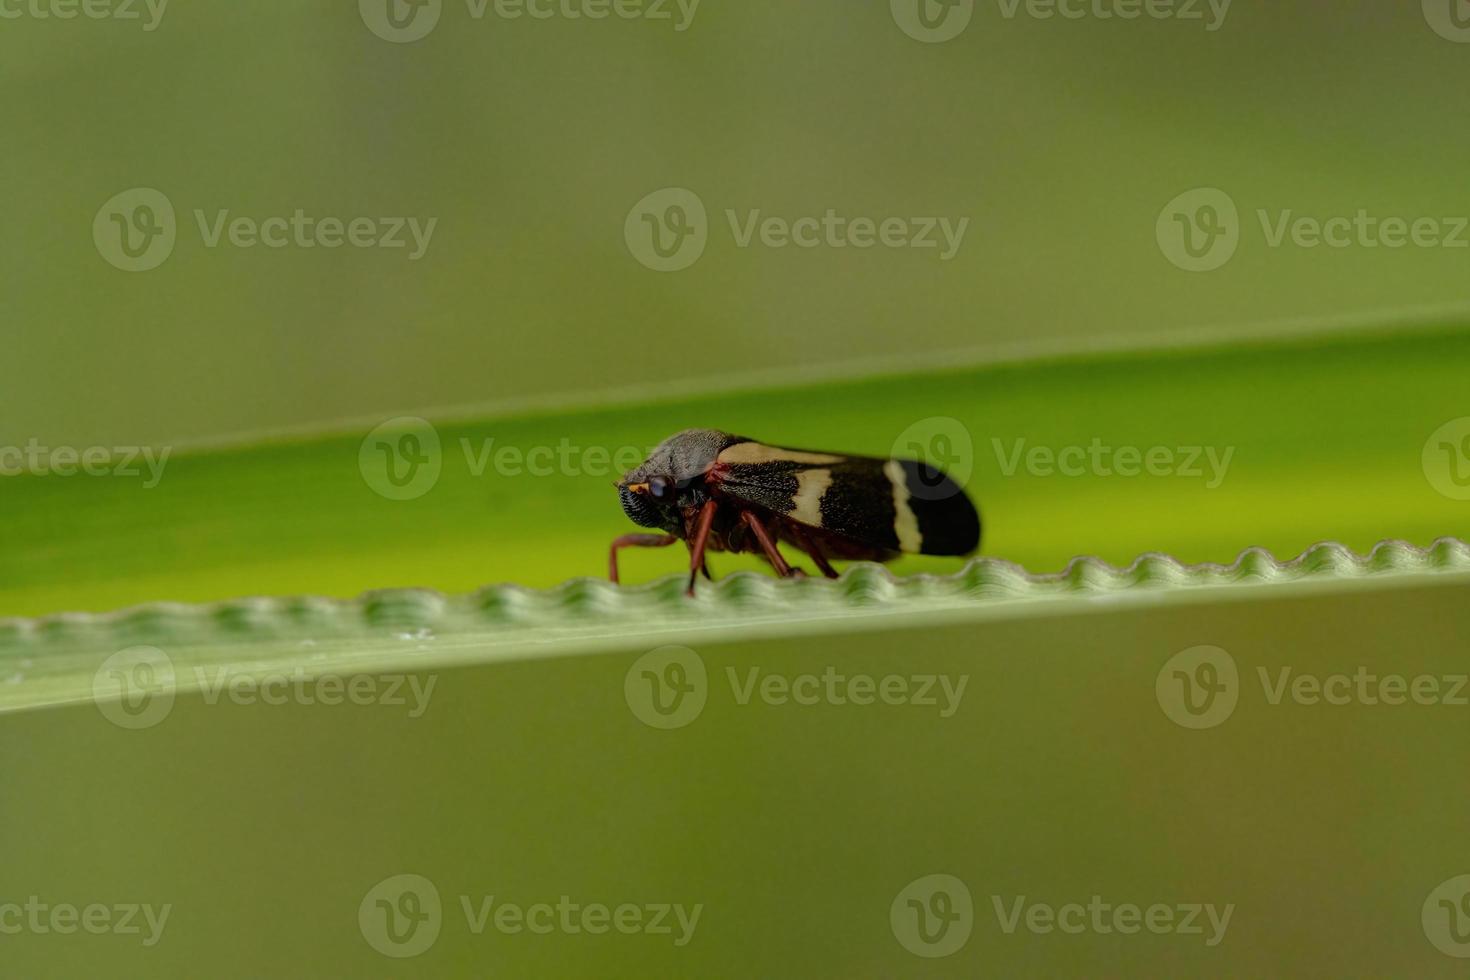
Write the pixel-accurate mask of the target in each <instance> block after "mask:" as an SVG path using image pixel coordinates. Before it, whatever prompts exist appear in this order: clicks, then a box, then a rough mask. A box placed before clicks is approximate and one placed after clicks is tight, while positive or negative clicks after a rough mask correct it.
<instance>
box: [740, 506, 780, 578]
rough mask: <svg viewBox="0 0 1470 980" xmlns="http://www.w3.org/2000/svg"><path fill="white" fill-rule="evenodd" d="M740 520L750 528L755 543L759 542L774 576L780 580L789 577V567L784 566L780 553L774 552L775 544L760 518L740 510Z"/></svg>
mask: <svg viewBox="0 0 1470 980" xmlns="http://www.w3.org/2000/svg"><path fill="white" fill-rule="evenodd" d="M740 520H741V521H742V522H743V523H744V524H745V526H746V527H748V528H750V533H751V534H754V535H755V539H756V541H758V542H760V546H761V550H762V551H764V552H765V553H766V558H767V560H769V561H770V563H771V567H773V568H775V569H776V574H777V575H779V576H781V577H782V578H786V577H787V576H788V575H791V574H792V568H791V566H790V565H788V564H786V559H785V558H783V557H781V552H779V551H777V550H776V542H774V541H772V540H771V535H770V534H769V533H768V532H767V531H766V529H765V527H764V525H762V524H761V522H760V518H758V517H756V516H755V515H754V514H752V513H751V512H750V511H748V510H742V511H741V512H740Z"/></svg>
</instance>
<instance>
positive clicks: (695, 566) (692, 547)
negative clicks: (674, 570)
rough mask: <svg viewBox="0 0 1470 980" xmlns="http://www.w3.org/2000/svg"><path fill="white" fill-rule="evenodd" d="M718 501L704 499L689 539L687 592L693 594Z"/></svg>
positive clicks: (702, 564)
mask: <svg viewBox="0 0 1470 980" xmlns="http://www.w3.org/2000/svg"><path fill="white" fill-rule="evenodd" d="M719 509H720V504H719V501H716V500H710V501H706V503H705V505H704V507H703V509H701V510H700V512H699V518H698V520H697V522H696V523H695V525H694V536H693V537H691V538H690V539H689V594H690V595H693V594H694V583H695V582H696V581H698V579H699V570H700V569H701V568H704V546H705V544H706V543H707V542H708V541H709V529H710V525H712V524H713V523H714V522H715V511H717V510H719Z"/></svg>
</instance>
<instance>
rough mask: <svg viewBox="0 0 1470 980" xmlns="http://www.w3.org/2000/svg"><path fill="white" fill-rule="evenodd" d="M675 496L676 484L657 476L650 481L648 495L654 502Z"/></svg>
mask: <svg viewBox="0 0 1470 980" xmlns="http://www.w3.org/2000/svg"><path fill="white" fill-rule="evenodd" d="M673 494H674V484H673V483H672V482H671V481H669V480H666V479H664V478H663V477H661V476H655V477H652V478H650V479H649V481H648V495H649V496H651V497H652V498H653V499H654V500H667V499H669V498H670V497H672V496H673Z"/></svg>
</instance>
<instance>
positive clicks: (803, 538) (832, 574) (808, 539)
mask: <svg viewBox="0 0 1470 980" xmlns="http://www.w3.org/2000/svg"><path fill="white" fill-rule="evenodd" d="M790 526H791V528H792V530H793V531H795V532H796V537H797V538H798V539H799V541H800V545H801V550H802V551H805V552H806V553H807V554H809V555H811V556H812V561H814V562H816V563H817V567H818V568H820V569H821V570H822V574H823V575H825V576H827V577H828V578H836V577H837V569H835V568H833V567H832V563H831V562H829V561H828V560H827V556H826V555H824V554H822V549H821V547H820V546H819V545H818V544H817V542H816V539H815V538H813V537H812V536H811V535H810V534H807V533H806V531H805V530H803V529H802V527H801V525H799V524H795V523H793V524H791V525H790Z"/></svg>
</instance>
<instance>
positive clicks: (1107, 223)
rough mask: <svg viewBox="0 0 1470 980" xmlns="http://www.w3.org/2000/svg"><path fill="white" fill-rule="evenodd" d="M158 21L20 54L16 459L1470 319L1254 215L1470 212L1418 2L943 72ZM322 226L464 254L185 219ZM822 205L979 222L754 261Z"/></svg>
mask: <svg viewBox="0 0 1470 980" xmlns="http://www.w3.org/2000/svg"><path fill="white" fill-rule="evenodd" d="M383 2H384V3H386V0H383ZM18 9H20V8H18ZM24 9H28V8H24ZM135 9H136V11H137V12H139V13H140V14H141V15H142V16H141V18H140V19H139V20H133V21H128V20H116V19H104V20H94V19H88V18H86V17H78V18H76V19H73V20H58V19H54V18H51V19H41V18H37V17H34V16H30V15H25V16H20V17H17V18H14V19H5V20H3V21H0V80H3V82H4V84H5V88H6V92H7V93H8V97H7V98H6V99H5V100H4V103H3V105H0V132H3V133H4V134H5V143H4V153H0V188H3V190H0V195H3V201H4V203H5V209H6V210H5V221H3V222H0V254H3V255H4V262H3V263H0V302H3V303H4V317H3V319H4V323H5V326H6V331H5V340H6V363H7V371H6V379H5V384H4V385H3V387H0V443H7V444H8V443H14V442H17V441H24V440H25V439H28V438H30V437H32V436H35V437H38V438H39V439H41V440H42V441H43V442H44V443H48V444H57V443H66V444H76V445H83V446H86V445H94V444H98V445H116V444H125V445H131V444H137V443H150V444H162V443H168V444H175V443H179V444H182V443H184V442H186V441H193V440H202V439H217V438H221V437H234V436H239V435H241V434H246V435H248V434H252V433H258V432H260V431H262V430H268V429H275V428H277V427H283V426H298V425H305V426H320V425H321V424H323V423H324V422H329V421H333V420H340V419H345V418H353V419H356V418H365V417H372V416H381V417H390V416H394V415H399V414H404V413H405V412H407V411H409V410H414V411H418V410H420V409H424V408H426V407H433V406H461V405H467V404H481V403H489V404H492V405H504V404H510V405H512V406H515V405H520V404H523V403H524V402H525V400H528V399H534V400H542V399H550V400H552V401H557V400H561V399H573V400H580V399H586V398H589V397H591V396H592V395H593V394H594V393H601V392H605V391H607V390H608V389H618V388H624V387H633V388H639V389H644V390H648V391H659V390H666V386H668V385H670V384H675V383H677V384H682V385H693V386H700V385H713V386H718V387H721V388H726V387H739V386H741V385H743V384H745V383H746V382H748V381H750V380H754V379H761V378H767V377H770V376H771V375H772V374H774V373H784V372H795V373H796V374H797V376H800V375H801V373H802V372H811V371H817V372H825V371H833V370H839V368H837V367H835V365H840V364H842V363H843V362H847V361H852V360H860V361H864V362H866V363H872V362H874V361H875V360H876V361H878V362H879V363H884V362H888V361H890V359H896V360H899V361H903V360H907V359H911V358H919V359H921V360H927V361H935V360H938V361H949V360H952V358H953V355H951V354H950V353H949V352H953V351H956V350H964V351H968V352H971V354H970V355H967V356H970V357H983V356H986V355H988V354H990V353H993V352H996V351H998V350H1021V351H1027V350H1037V349H1042V350H1048V349H1053V348H1061V349H1068V350H1071V349H1075V348H1077V347H1079V346H1089V345H1094V344H1107V343H1112V342H1116V341H1117V340H1118V338H1131V339H1144V340H1156V341H1161V342H1174V341H1178V340H1181V339H1183V338H1186V337H1188V336H1191V335H1192V334H1193V333H1194V332H1196V331H1202V330H1203V331H1211V332H1218V333H1221V334H1226V335H1229V334H1233V333H1237V332H1240V331H1252V332H1263V331H1264V332H1267V333H1279V332H1283V331H1287V330H1292V329H1299V328H1300V323H1299V322H1298V321H1306V322H1307V323H1310V324H1324V323H1325V324H1327V325H1329V326H1331V325H1333V324H1336V323H1339V322H1344V321H1346V322H1352V321H1355V320H1357V319H1359V318H1361V317H1363V316H1364V315H1368V314H1371V315H1373V316H1375V317H1376V316H1378V315H1379V314H1382V315H1385V316H1388V317H1389V318H1391V319H1398V318H1403V311H1404V310H1406V309H1410V308H1412V309H1421V308H1425V307H1429V308H1436V307H1442V306H1445V305H1458V304H1462V303H1464V302H1465V300H1466V296H1465V287H1464V281H1465V268H1466V262H1467V252H1466V251H1464V250H1456V249H1447V248H1436V249H1429V248H1414V247H1406V248H1399V249H1389V248H1383V247H1379V248H1366V247H1352V248H1346V249H1334V248H1326V247H1322V248H1316V249H1304V248H1298V247H1292V246H1286V247H1282V248H1271V247H1269V246H1268V245H1267V244H1266V241H1265V238H1264V235H1263V232H1262V231H1261V228H1260V225H1259V222H1258V221H1257V220H1256V218H1255V212H1256V211H1257V210H1258V209H1267V210H1268V211H1269V212H1270V213H1271V214H1272V215H1273V216H1274V215H1276V214H1278V213H1279V212H1281V211H1284V210H1288V209H1289V210H1291V211H1292V212H1293V213H1294V214H1297V215H1313V216H1316V217H1317V218H1320V219H1325V218H1328V217H1330V216H1333V215H1339V214H1343V215H1353V214H1355V213H1356V212H1357V210H1358V209H1367V210H1368V211H1369V212H1371V213H1373V214H1375V215H1380V216H1387V215H1398V216H1403V217H1406V218H1411V219H1412V218H1415V217H1419V216H1431V217H1445V216H1452V215H1464V214H1466V213H1470V192H1467V191H1466V189H1465V184H1464V181H1463V180H1462V179H1461V178H1460V173H1461V172H1462V171H1463V166H1462V164H1463V163H1464V158H1465V155H1466V150H1467V148H1470V132H1467V131H1466V129H1465V127H1463V126H1460V125H1457V124H1456V120H1455V117H1454V115H1453V110H1452V108H1451V105H1452V101H1451V99H1450V98H1449V96H1450V95H1451V94H1452V93H1454V92H1456V91H1458V90H1459V89H1460V87H1461V83H1462V82H1463V81H1464V79H1465V77H1466V72H1467V70H1470V68H1467V61H1470V46H1466V45H1463V44H1457V43H1452V42H1451V41H1448V40H1446V39H1445V38H1443V37H1441V36H1440V35H1438V34H1437V33H1435V31H1434V30H1432V29H1431V28H1430V26H1429V23H1428V21H1427V19H1426V17H1425V15H1424V14H1423V12H1422V11H1421V10H1420V9H1419V5H1418V4H1416V3H1403V4H1393V5H1386V4H1367V3H1362V4H1353V5H1347V6H1344V5H1330V4H1279V3H1266V2H1264V0H1257V2H1245V0H1240V2H1237V3H1234V4H1232V5H1231V6H1230V7H1229V10H1228V14H1227V16H1226V17H1225V19H1224V21H1223V24H1221V25H1220V26H1219V29H1217V30H1213V31H1210V30H1207V26H1208V22H1207V21H1204V20H1200V21H1190V20H1177V19H1164V20H1157V19H1152V18H1148V17H1144V18H1141V19H1138V20H1135V21H1123V20H1118V19H1110V20H1104V19H1098V18H1096V17H1092V16H1089V17H1086V18H1083V19H1081V20H1070V19H1065V18H1061V17H1056V18H1051V19H1038V18H1036V17H1032V16H1029V15H1028V14H1027V13H1026V12H1025V10H1026V8H1024V7H1022V8H1019V12H1018V13H1017V14H1016V15H1015V16H1014V17H1007V16H1006V15H1005V8H1003V7H1002V6H1001V5H1000V4H999V3H998V2H990V3H980V4H978V5H976V6H975V9H974V12H973V17H972V19H971V20H970V22H969V26H968V28H967V29H966V30H964V32H963V33H961V34H959V35H958V36H957V37H955V38H953V39H952V40H950V41H948V42H945V43H942V44H929V43H921V42H920V41H917V40H914V39H913V38H911V37H910V36H908V35H906V34H905V33H904V31H903V30H901V29H900V28H899V26H898V24H897V20H896V18H895V17H894V15H893V12H892V11H891V9H890V6H889V4H888V3H880V2H868V3H860V4H854V3H851V2H847V0H813V2H804V3H800V4H791V3H779V2H772V0H764V2H762V0H753V2H752V0H746V2H741V3H731V2H719V0H706V2H704V3H701V4H699V6H698V7H697V9H696V11H695V13H694V16H693V19H692V21H690V22H689V25H688V28H687V29H686V30H683V31H677V30H676V29H675V28H676V26H677V25H678V22H679V21H678V14H677V10H678V8H677V7H676V6H674V5H673V4H670V5H669V6H668V8H667V9H668V10H669V11H670V12H671V13H672V14H673V15H674V19H672V20H649V19H631V20H630V19H623V18H619V17H610V18H608V19H606V20H588V19H579V20H573V19H569V18H566V17H561V16H557V17H553V18H551V19H548V20H536V19H532V18H530V17H522V18H520V19H506V18H504V17H501V16H497V15H496V13H495V10H496V8H495V6H494V5H492V6H491V7H489V8H487V12H486V13H485V16H484V17H483V18H480V19H476V18H475V17H473V16H472V15H471V13H470V11H471V9H472V8H471V7H469V6H467V5H466V2H465V0H456V2H450V0H446V2H444V3H443V4H442V10H441V12H440V16H439V19H438V21H437V24H436V26H435V27H434V29H433V30H432V31H431V32H430V33H428V34H427V35H426V36H424V37H423V38H422V39H421V40H418V41H416V42H413V43H406V44H398V43H390V42H388V41H385V40H383V39H382V38H380V37H379V36H377V35H375V34H374V33H373V32H372V31H371V30H369V29H368V27H367V26H366V22H365V19H364V17H363V15H362V13H361V11H360V10H359V9H358V5H357V4H356V3H354V2H352V0H335V2H322V0H310V2H301V3H293V4H270V5H261V4H241V3H232V2H228V0H191V2H189V3H187V4H185V3H174V4H170V5H168V6H167V7H166V8H165V9H164V12H163V16H162V18H161V19H160V20H159V21H158V23H157V26H156V29H154V30H151V31H149V30H145V26H146V25H147V24H148V23H149V17H148V14H147V10H146V8H145V7H143V6H142V5H141V4H139V5H138V6H137V7H136V8H135ZM405 9H406V8H405ZM1198 9H1199V10H1200V11H1202V12H1203V11H1207V10H1208V8H1207V7H1206V6H1205V5H1204V4H1203V3H1201V4H1200V5H1199V7H1198ZM956 23H958V21H956ZM670 186H677V187H685V188H688V189H690V190H692V191H694V192H695V193H696V194H697V195H699V197H700V199H701V200H702V202H703V203H704V205H705V207H706V208H707V210H708V214H709V219H710V225H711V228H710V230H709V241H708V246H707V248H706V251H705V253H704V255H703V257H702V258H700V260H699V261H698V262H697V263H695V264H694V265H693V266H691V267H690V268H688V269H685V270H683V271H680V272H677V273H656V272H653V271H651V270H649V269H647V268H645V267H644V266H643V265H641V264H639V263H638V262H637V261H636V260H635V259H634V258H633V257H632V256H631V255H630V252H629V249H628V247H627V245H626V243H625V241H624V237H623V229H624V221H625V218H626V217H627V216H628V213H629V211H630V209H632V208H633V207H634V205H635V204H636V203H638V202H639V201H640V200H641V199H642V198H644V197H645V195H648V194H650V193H652V192H654V191H657V190H659V189H660V188H665V187H670ZM135 187H148V188H155V189H157V190H159V191H161V192H162V193H163V194H164V195H166V196H167V198H168V199H169V201H170V202H171V203H172V205H173V207H174V209H175V211H176V213H177V217H178V238H177V243H176V246H175V248H174V250H173V254H172V255H171V256H170V257H169V258H168V259H167V261H166V262H164V263H163V264H162V265H161V266H159V267H158V268H156V269H154V270H152V271H149V272H146V273H132V274H129V273H125V272H122V271H120V270H118V269H116V268H114V267H112V266H111V265H109V264H108V263H107V262H105V261H103V260H102V259H101V258H100V257H99V254H98V251H97V248H96V247H95V246H94V242H93V237H92V234H91V230H92V224H93V219H94V217H95V216H96V214H97V212H98V210H99V209H101V208H102V207H103V205H104V204H105V203H106V202H108V201H109V199H111V198H112V197H113V196H114V195H116V194H118V193H120V192H122V191H125V190H128V189H130V188H135ZM1196 187H1218V188H1220V189H1222V190H1224V191H1226V192H1228V193H1229V194H1230V195H1231V197H1232V198H1233V199H1234V201H1235V203H1236V205H1237V206H1238V209H1239V213H1240V217H1241V223H1242V225H1243V229H1242V234H1241V242H1240V247H1239V249H1238V251H1237V253H1236V254H1235V256H1234V257H1233V258H1232V259H1231V260H1230V261H1229V262H1228V264H1226V265H1225V266H1223V267H1222V268H1220V269H1218V270H1217V271H1213V272H1210V273H1186V272H1184V271H1181V270H1180V269H1178V268H1176V267H1175V266H1174V265H1172V264H1171V263H1170V262H1169V261H1167V260H1166V259H1165V258H1164V256H1163V254H1162V253H1161V250H1160V247H1159V245H1158V243H1157V241H1156V239H1155V220H1156V218H1157V217H1158V215H1159V214H1160V211H1161V209H1163V208H1164V206H1165V204H1166V203H1168V202H1169V201H1170V200H1171V199H1173V198H1174V197H1175V196H1176V195H1178V194H1180V193H1182V192H1185V191H1188V190H1190V189H1192V188H1196ZM297 208H300V209H303V210H304V211H305V212H306V213H307V214H309V215H311V216H313V217H317V218H320V217H335V218H339V219H342V220H344V221H346V220H350V219H351V218H354V217H357V216H396V217H409V216H416V217H418V218H420V219H423V220H427V219H429V218H437V219H438V224H437V226H436V229H435V231H434V234H433V237H432V240H431V243H430V246H429V248H428V250H427V252H426V253H425V254H424V256H423V257H422V258H420V259H419V260H417V261H409V259H408V257H407V256H408V252H409V251H410V250H408V249H397V250H395V249H378V248H366V249H358V248H350V247H342V248H338V249H334V250H327V249H323V248H316V249H302V248H297V247H288V248H283V249H278V250H276V249H269V248H264V247H259V246H257V247H255V248H248V249H244V248H237V247H232V246H230V245H228V244H221V245H220V246H219V247H216V248H207V247H206V246H205V244H204V241H203V237H202V235H201V233H200V231H199V229H198V228H197V225H196V221H195V218H194V217H193V212H194V211H195V210H196V209H198V210H203V211H204V212H205V213H206V214H207V216H208V218H209V220H210V221H213V220H214V219H215V217H216V216H217V214H218V212H220V211H221V210H227V211H228V212H229V213H230V216H231V217H236V216H249V217H252V218H254V219H256V220H264V219H265V218H268V217H270V216H279V215H287V216H289V215H291V214H293V213H294V211H295V210H296V209H297ZM828 208H832V209H835V210H836V211H837V212H838V213H839V214H841V215H844V216H849V217H867V218H870V219H873V220H881V219H883V218H885V217H888V216H903V217H922V216H950V217H953V218H956V219H958V218H960V217H965V218H968V219H969V221H970V224H969V226H968V230H967V232H966V235H965V237H964V239H963V244H962V247H961V249H960V250H959V252H958V253H957V254H956V255H955V257H954V258H953V259H952V260H950V261H948V262H945V261H941V260H940V259H939V257H938V253H937V251H935V250H914V249H888V248H881V247H875V248H872V249H867V250H859V249H854V248H845V249H838V248H827V247H820V248H814V249H799V248H790V247H788V248H784V249H775V248H769V247H764V246H760V245H753V246H752V247H749V248H740V247H738V246H737V244H736V243H735V240H734V236H733V235H732V234H731V232H730V230H729V227H728V223H727V221H726V218H725V216H724V215H725V211H726V210H728V209H734V210H735V211H737V213H738V214H739V216H740V218H741V220H742V221H743V220H744V219H745V218H746V216H747V214H748V212H749V211H751V210H757V209H758V210H760V211H761V213H762V215H774V216H781V217H783V218H787V219H795V218H797V217H800V216H808V215H822V214H824V213H825V212H826V210H827V209H828Z"/></svg>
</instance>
